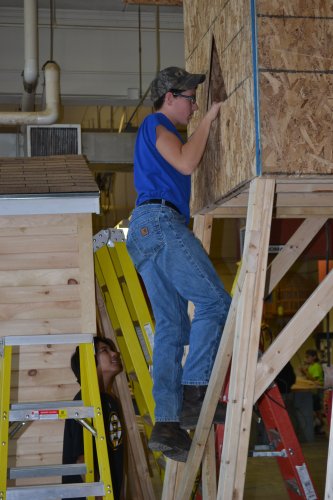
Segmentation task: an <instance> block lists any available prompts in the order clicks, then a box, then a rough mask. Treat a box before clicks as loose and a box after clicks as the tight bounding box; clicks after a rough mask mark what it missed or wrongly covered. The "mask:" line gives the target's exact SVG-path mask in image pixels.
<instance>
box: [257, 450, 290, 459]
mask: <svg viewBox="0 0 333 500" xmlns="http://www.w3.org/2000/svg"><path fill="white" fill-rule="evenodd" d="M249 456H250V457H253V458H258V457H283V458H286V457H287V456H288V455H287V452H286V450H281V451H255V450H254V451H251V452H250V453H249Z"/></svg>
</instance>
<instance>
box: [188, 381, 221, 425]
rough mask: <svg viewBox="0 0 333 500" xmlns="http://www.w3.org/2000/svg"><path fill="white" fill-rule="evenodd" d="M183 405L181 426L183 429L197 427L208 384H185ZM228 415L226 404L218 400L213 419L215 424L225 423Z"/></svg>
mask: <svg viewBox="0 0 333 500" xmlns="http://www.w3.org/2000/svg"><path fill="white" fill-rule="evenodd" d="M183 390H184V392H183V407H182V410H181V413H180V419H179V420H180V421H179V424H180V427H181V428H182V429H195V428H196V425H197V422H198V419H199V415H200V411H201V407H202V403H203V400H204V398H205V394H206V390H207V386H206V385H184V386H183ZM225 415H226V405H225V404H223V403H221V402H220V401H219V402H218V405H217V408H216V410H215V415H214V419H213V423H214V424H224V422H225Z"/></svg>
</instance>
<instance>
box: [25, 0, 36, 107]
mask: <svg viewBox="0 0 333 500" xmlns="http://www.w3.org/2000/svg"><path fill="white" fill-rule="evenodd" d="M37 17H38V15H37V0H24V70H23V73H22V76H23V87H24V91H23V94H22V106H21V109H22V111H34V109H35V93H36V87H37V81H38V24H37V23H38V21H37Z"/></svg>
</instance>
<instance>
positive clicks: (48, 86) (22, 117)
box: [0, 61, 60, 125]
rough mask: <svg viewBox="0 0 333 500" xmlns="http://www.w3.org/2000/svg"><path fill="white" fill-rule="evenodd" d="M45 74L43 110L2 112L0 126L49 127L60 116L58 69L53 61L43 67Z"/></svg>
mask: <svg viewBox="0 0 333 500" xmlns="http://www.w3.org/2000/svg"><path fill="white" fill-rule="evenodd" d="M43 70H44V73H45V109H44V110H41V111H8V112H6V111H4V112H2V113H0V125H4V124H6V125H51V124H52V123H56V121H57V120H58V118H59V114H60V68H59V66H58V64H57V63H55V62H54V61H48V62H47V63H46V64H45V65H44V67H43Z"/></svg>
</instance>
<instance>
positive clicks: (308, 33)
mask: <svg viewBox="0 0 333 500" xmlns="http://www.w3.org/2000/svg"><path fill="white" fill-rule="evenodd" d="M332 40H333V20H332V19H327V18H326V19H325V18H324V19H323V18H312V19H304V18H302V19H300V18H291V19H290V18H288V19H286V18H276V17H259V18H258V55H259V67H260V69H261V71H262V70H263V69H268V70H269V69H270V68H275V70H286V71H288V70H292V71H294V72H296V71H301V72H307V71H323V72H325V71H329V70H332V68H333V62H332Z"/></svg>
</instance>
